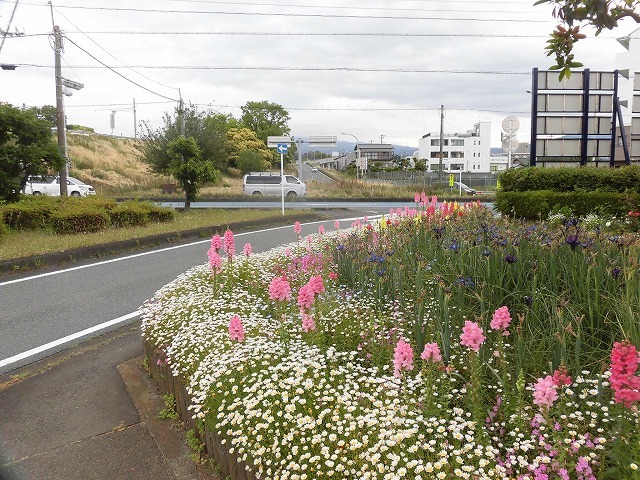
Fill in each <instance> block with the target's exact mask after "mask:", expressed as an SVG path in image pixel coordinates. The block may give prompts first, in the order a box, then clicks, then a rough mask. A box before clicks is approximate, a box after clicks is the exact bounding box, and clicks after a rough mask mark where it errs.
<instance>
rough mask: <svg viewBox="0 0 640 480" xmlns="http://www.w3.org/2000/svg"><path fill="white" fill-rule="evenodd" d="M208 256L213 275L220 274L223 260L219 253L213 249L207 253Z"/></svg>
mask: <svg viewBox="0 0 640 480" xmlns="http://www.w3.org/2000/svg"><path fill="white" fill-rule="evenodd" d="M207 255H208V257H209V268H211V271H212V272H213V273H220V270H221V269H222V258H220V255H218V252H217V251H216V250H215V249H214V248H213V247H211V248H210V249H209V251H208V252H207Z"/></svg>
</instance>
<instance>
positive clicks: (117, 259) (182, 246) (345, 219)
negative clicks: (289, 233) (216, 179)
mask: <svg viewBox="0 0 640 480" xmlns="http://www.w3.org/2000/svg"><path fill="white" fill-rule="evenodd" d="M359 218H362V217H353V218H341V219H339V220H340V221H345V222H352V221H355V220H357V219H359ZM371 218H372V219H373V217H371ZM328 221H330V220H322V221H317V222H309V223H304V224H303V225H314V224H318V223H326V222H328ZM283 228H291V225H285V226H282V227H272V228H263V229H262V230H252V231H250V232H242V233H237V234H235V235H234V236H235V237H240V236H244V235H251V234H254V233H264V232H272V231H275V230H282V229H283ZM210 241H211V240H210V239H206V240H198V241H197V242H190V243H184V244H181V245H174V246H172V247H165V248H159V249H156V250H150V251H148V252H142V253H135V254H132V255H127V256H125V257H118V258H112V259H110V260H103V261H101V262H95V263H89V264H87V265H80V266H77V267H70V268H65V269H63V270H56V271H54V272H46V273H40V274H38V275H32V276H29V277H24V278H17V279H15V280H7V281H6V282H0V287H2V286H3V285H11V284H13V283H20V282H27V281H29V280H36V279H38V278H43V277H50V276H52V275H59V274H61V273H67V272H73V271H75V270H82V269H85V268H92V267H98V266H100V265H106V264H108V263H115V262H121V261H123V260H129V259H132V258H137V257H143V256H145V255H154V254H156V253H162V252H167V251H169V250H176V249H178V248H186V247H191V246H193V245H198V244H200V243H208V242H210Z"/></svg>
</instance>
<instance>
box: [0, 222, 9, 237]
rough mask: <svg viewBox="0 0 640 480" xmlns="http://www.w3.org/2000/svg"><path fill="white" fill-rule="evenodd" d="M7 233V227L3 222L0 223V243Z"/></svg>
mask: <svg viewBox="0 0 640 480" xmlns="http://www.w3.org/2000/svg"><path fill="white" fill-rule="evenodd" d="M8 232H9V227H7V225H6V224H5V223H4V222H0V241H2V237H4V236H6V235H7V233H8Z"/></svg>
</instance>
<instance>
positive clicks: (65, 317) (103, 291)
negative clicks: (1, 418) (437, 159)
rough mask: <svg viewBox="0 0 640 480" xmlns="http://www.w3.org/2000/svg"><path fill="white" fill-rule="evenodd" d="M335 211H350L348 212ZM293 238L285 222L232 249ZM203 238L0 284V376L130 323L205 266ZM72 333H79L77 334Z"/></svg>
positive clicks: (311, 228)
mask: <svg viewBox="0 0 640 480" xmlns="http://www.w3.org/2000/svg"><path fill="white" fill-rule="evenodd" d="M336 215H337V216H342V217H344V218H349V217H353V216H354V214H353V212H342V213H337V214H336ZM320 224H323V225H324V227H325V228H326V229H328V230H330V229H333V220H329V221H325V222H313V223H310V224H306V225H304V226H303V231H302V235H303V236H304V235H307V234H309V233H315V232H317V231H318V227H319V225H320ZM343 226H348V225H347V222H344V223H343ZM295 238H296V237H295V233H294V232H293V227H292V226H286V227H277V228H272V229H264V230H261V231H256V232H249V233H240V234H237V235H236V248H237V249H238V250H239V251H241V249H242V247H243V246H244V244H245V243H247V242H249V243H251V245H252V247H253V250H254V252H256V253H257V252H261V251H265V250H267V249H270V248H273V247H274V246H277V245H281V244H283V243H287V242H293V241H295ZM208 243H209V239H205V240H201V241H198V242H194V243H190V244H186V245H178V246H172V247H169V248H161V249H158V250H154V251H147V252H144V253H137V254H134V255H126V256H119V257H113V258H110V259H108V260H105V261H101V262H87V263H84V264H80V265H76V266H74V267H72V268H66V269H61V270H54V271H46V272H44V273H43V272H39V273H38V274H35V275H32V276H27V277H23V278H18V279H12V280H8V281H4V282H0V305H1V306H2V307H1V309H0V332H2V334H1V335H0V374H1V373H6V372H8V371H11V370H13V369H15V368H18V367H20V366H23V365H26V364H29V363H31V362H33V361H36V360H38V359H41V358H44V357H46V356H48V355H51V354H53V353H55V352H57V351H61V350H63V349H65V348H67V347H68V346H70V345H71V344H76V343H79V342H80V341H81V340H84V339H86V338H89V337H93V336H96V335H98V334H100V333H104V332H105V331H108V330H112V329H114V328H117V327H118V326H122V325H124V324H127V323H132V322H134V321H135V320H136V319H137V315H136V311H137V310H138V308H139V307H140V306H141V305H142V303H143V302H144V301H145V300H147V299H148V298H150V297H151V296H152V295H153V294H154V293H155V292H156V291H157V290H158V289H159V288H160V287H162V286H163V285H165V284H167V283H169V282H170V281H172V280H173V279H175V278H176V277H177V276H178V275H180V274H182V273H183V272H185V271H186V270H188V269H189V268H191V267H192V266H195V265H200V264H203V263H206V259H207V257H206V251H207V249H208V248H209V245H208ZM108 322H111V324H109V325H105V324H107V323H108ZM100 326H104V328H101V327H100ZM90 329H94V330H91V331H87V330H90ZM78 332H84V333H83V334H82V335H79V336H78ZM74 335H76V336H77V338H67V339H66V340H65V341H62V342H61V344H60V345H48V344H51V343H52V342H56V341H57V340H59V339H63V338H65V337H70V336H74ZM43 345H48V348H42V346H43ZM49 347H50V348H49ZM34 349H35V350H36V351H35V352H33V351H32V350H34ZM40 350H42V351H40ZM28 351H31V352H29V355H26V354H25V352H28ZM22 356H25V358H22Z"/></svg>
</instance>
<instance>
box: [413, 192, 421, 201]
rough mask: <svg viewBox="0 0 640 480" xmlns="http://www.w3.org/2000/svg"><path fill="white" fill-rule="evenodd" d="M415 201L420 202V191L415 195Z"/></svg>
mask: <svg viewBox="0 0 640 480" xmlns="http://www.w3.org/2000/svg"><path fill="white" fill-rule="evenodd" d="M413 201H414V202H415V203H420V194H419V193H418V192H416V193H415V195H413Z"/></svg>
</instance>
